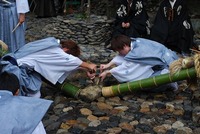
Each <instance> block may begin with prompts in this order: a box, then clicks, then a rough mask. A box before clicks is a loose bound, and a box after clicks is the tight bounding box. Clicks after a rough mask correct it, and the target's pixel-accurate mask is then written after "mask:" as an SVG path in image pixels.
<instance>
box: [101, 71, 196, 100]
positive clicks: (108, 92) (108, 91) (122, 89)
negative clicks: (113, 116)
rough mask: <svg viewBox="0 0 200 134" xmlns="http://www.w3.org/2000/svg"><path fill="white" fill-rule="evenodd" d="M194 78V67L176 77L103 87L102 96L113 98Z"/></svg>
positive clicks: (164, 76) (162, 77) (155, 77)
mask: <svg viewBox="0 0 200 134" xmlns="http://www.w3.org/2000/svg"><path fill="white" fill-rule="evenodd" d="M194 77H196V71H195V68H194V67H193V68H189V69H185V70H181V71H179V72H177V73H175V74H174V75H170V74H163V75H159V76H154V77H151V78H146V79H142V80H138V81H133V82H128V83H123V84H119V85H114V86H109V87H103V88H102V95H103V96H104V97H111V96H116V95H120V94H124V93H129V92H134V91H137V90H140V89H146V88H153V87H157V86H161V85H164V84H167V83H172V82H177V81H181V80H185V79H191V78H194Z"/></svg>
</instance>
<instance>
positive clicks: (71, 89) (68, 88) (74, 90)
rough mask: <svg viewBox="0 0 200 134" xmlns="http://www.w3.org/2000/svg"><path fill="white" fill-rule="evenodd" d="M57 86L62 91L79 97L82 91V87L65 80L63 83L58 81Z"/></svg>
mask: <svg viewBox="0 0 200 134" xmlns="http://www.w3.org/2000/svg"><path fill="white" fill-rule="evenodd" d="M56 87H58V88H59V89H60V90H61V91H63V92H64V93H65V94H66V95H68V96H71V97H75V98H78V95H79V93H80V88H79V87H77V86H74V85H73V84H70V83H68V82H63V83H62V84H59V83H57V84H56Z"/></svg>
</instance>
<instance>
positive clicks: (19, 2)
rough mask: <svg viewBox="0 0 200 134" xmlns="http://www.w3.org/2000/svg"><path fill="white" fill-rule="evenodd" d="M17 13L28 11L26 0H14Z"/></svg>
mask: <svg viewBox="0 0 200 134" xmlns="http://www.w3.org/2000/svg"><path fill="white" fill-rule="evenodd" d="M16 6H17V13H27V12H29V5H28V0H16Z"/></svg>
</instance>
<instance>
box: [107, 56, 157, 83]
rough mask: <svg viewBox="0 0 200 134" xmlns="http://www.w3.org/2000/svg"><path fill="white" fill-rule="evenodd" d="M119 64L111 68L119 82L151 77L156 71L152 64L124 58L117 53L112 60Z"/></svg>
mask: <svg viewBox="0 0 200 134" xmlns="http://www.w3.org/2000/svg"><path fill="white" fill-rule="evenodd" d="M111 62H113V63H115V64H116V65H117V67H114V68H112V69H111V70H110V73H111V74H112V75H113V76H114V77H115V78H116V79H117V80H118V81H119V82H130V81H135V80H141V79H144V78H149V77H150V76H151V75H152V74H153V73H154V71H153V70H152V66H150V65H142V64H138V63H134V62H129V61H126V60H124V58H123V57H122V56H119V55H117V56H116V57H114V58H113V60H112V61H111Z"/></svg>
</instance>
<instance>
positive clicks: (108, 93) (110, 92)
mask: <svg viewBox="0 0 200 134" xmlns="http://www.w3.org/2000/svg"><path fill="white" fill-rule="evenodd" d="M102 95H103V96H104V97H111V96H114V93H113V90H112V86H110V87H103V88H102Z"/></svg>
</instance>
